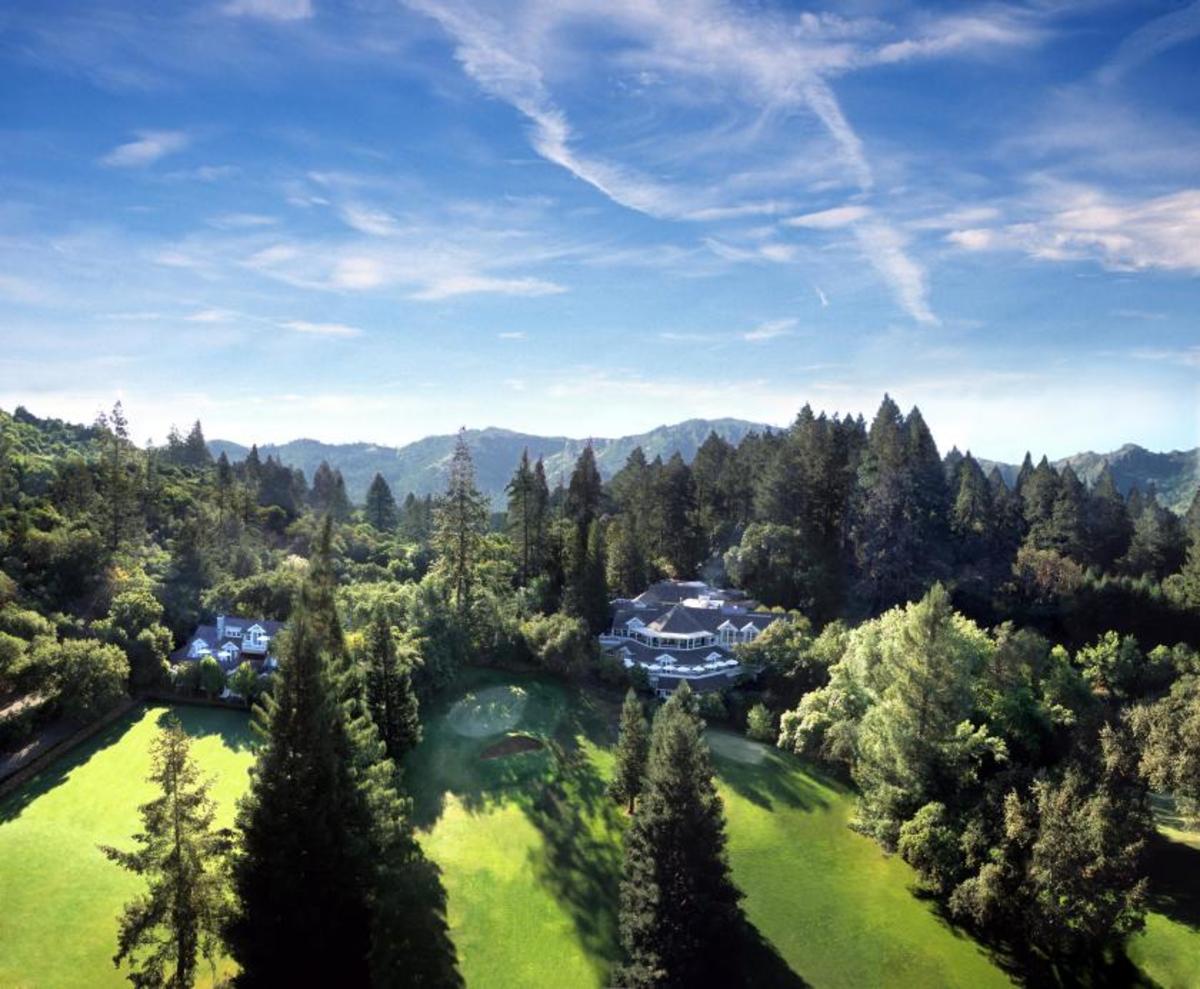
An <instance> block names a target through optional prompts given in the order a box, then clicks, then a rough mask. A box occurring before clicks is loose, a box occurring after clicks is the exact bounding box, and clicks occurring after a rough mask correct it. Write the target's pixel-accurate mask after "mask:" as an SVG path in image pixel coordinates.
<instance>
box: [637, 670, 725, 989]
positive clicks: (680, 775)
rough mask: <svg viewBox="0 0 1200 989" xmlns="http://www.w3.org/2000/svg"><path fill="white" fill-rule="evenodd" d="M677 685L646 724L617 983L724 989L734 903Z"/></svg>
mask: <svg viewBox="0 0 1200 989" xmlns="http://www.w3.org/2000/svg"><path fill="white" fill-rule="evenodd" d="M693 706H694V705H693V700H692V697H691V691H690V690H689V689H688V687H687V684H686V683H685V684H681V685H680V686H679V687H678V688H677V689H676V691H675V693H674V694H673V695H672V696H671V698H670V700H668V701H667V703H666V704H664V705H663V706H662V707H661V708H660V709H659V712H658V714H657V716H656V717H655V719H654V728H653V731H652V734H651V741H650V755H649V758H648V761H647V766H646V776H645V782H644V784H643V788H642V793H641V797H640V799H639V800H638V803H637V808H636V810H635V812H634V815H633V822H632V824H631V825H630V828H629V831H628V832H627V833H626V836H625V862H624V872H623V877H622V880H621V902H620V914H619V927H620V934H621V946H622V948H623V949H624V952H625V957H626V962H625V964H624V966H623V967H622V969H621V971H620V973H619V974H618V977H617V983H618V984H619V985H622V986H630V987H642V986H655V987H659V986H663V987H675V986H678V987H681V989H682V987H688V986H701V985H729V984H732V983H734V981H735V979H736V975H737V972H738V962H739V958H738V952H737V951H736V950H731V936H736V932H737V931H738V930H739V921H740V913H739V909H738V901H739V899H740V897H741V894H740V893H739V891H738V890H737V888H736V887H735V886H734V885H733V881H732V879H731V877H730V874H729V863H728V860H727V858H726V852H725V819H724V812H723V810H722V807H721V798H720V797H719V796H718V795H717V791H716V787H715V786H714V785H713V780H712V773H713V770H712V762H711V757H710V756H709V752H708V746H707V745H706V743H705V742H704V737H703V733H702V725H703V723H702V722H701V720H700V719H699V718H698V717H697V716H696V715H695V714H694V713H693V712H692V708H693Z"/></svg>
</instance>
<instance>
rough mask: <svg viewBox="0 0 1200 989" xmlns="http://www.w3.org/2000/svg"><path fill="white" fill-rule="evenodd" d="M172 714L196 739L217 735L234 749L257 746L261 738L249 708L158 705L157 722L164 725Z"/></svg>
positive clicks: (224, 743) (245, 749) (244, 749)
mask: <svg viewBox="0 0 1200 989" xmlns="http://www.w3.org/2000/svg"><path fill="white" fill-rule="evenodd" d="M156 707H157V705H156ZM172 716H173V717H175V718H177V719H178V720H179V723H180V724H181V725H183V730H184V731H186V732H187V733H188V734H189V735H190V736H191V737H192V738H193V739H195V740H199V739H202V738H205V737H207V736H209V735H217V736H219V737H220V739H221V744H223V745H224V746H225V747H226V748H227V749H230V750H231V751H233V752H244V751H247V750H249V749H253V748H254V746H255V742H256V740H257V739H256V737H255V734H254V729H253V728H252V727H251V726H250V712H249V711H248V710H245V711H243V710H239V709H237V708H230V709H228V710H226V709H223V708H213V707H193V706H189V705H186V704H179V705H174V706H169V707H167V706H164V707H161V708H159V709H158V716H157V717H156V718H155V723H156V724H157V725H158V726H159V727H162V725H163V724H164V722H165V721H166V720H167V718H169V717H172Z"/></svg>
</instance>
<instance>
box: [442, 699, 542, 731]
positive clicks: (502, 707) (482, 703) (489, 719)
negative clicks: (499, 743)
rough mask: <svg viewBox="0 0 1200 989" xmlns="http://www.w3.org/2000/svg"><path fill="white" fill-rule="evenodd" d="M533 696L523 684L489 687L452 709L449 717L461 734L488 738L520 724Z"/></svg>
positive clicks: (451, 724)
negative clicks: (522, 687) (530, 696)
mask: <svg viewBox="0 0 1200 989" xmlns="http://www.w3.org/2000/svg"><path fill="white" fill-rule="evenodd" d="M528 700H529V695H528V694H527V693H526V692H525V691H524V690H522V689H521V688H520V687H488V688H487V689H486V690H480V691H479V692H478V693H470V694H467V695H465V696H464V697H463V699H462V700H460V701H459V702H458V703H457V704H455V705H454V706H453V707H452V708H450V713H449V714H447V715H446V720H447V722H448V723H449V724H450V727H451V728H452V729H454V731H455V732H457V733H458V734H459V735H466V736H467V738H487V736H488V735H499V734H502V733H503V732H506V731H508V730H509V729H510V728H514V727H516V724H517V722H518V721H520V720H521V713H522V712H523V711H524V710H525V703H526V701H528Z"/></svg>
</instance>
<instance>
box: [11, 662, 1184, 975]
mask: <svg viewBox="0 0 1200 989" xmlns="http://www.w3.org/2000/svg"><path fill="white" fill-rule="evenodd" d="M619 702H620V697H619V696H617V695H605V694H599V693H596V692H594V691H589V690H580V689H577V688H574V687H571V686H567V685H564V684H562V683H560V682H558V681H555V680H552V679H549V678H544V677H537V676H518V675H513V674H507V673H504V674H502V673H497V672H493V671H487V670H471V671H468V672H467V673H465V674H464V675H463V677H462V679H461V681H460V683H459V684H458V685H457V686H456V687H455V688H454V689H453V690H451V691H450V692H449V693H448V694H447V696H446V697H445V698H444V700H442V701H441V702H439V703H438V704H436V705H434V706H433V707H432V709H431V710H429V711H428V712H426V714H425V717H424V721H425V738H424V740H423V741H422V743H421V744H420V745H419V746H418V747H417V749H416V750H415V751H414V752H413V753H412V754H411V755H410V757H409V759H408V761H407V764H406V767H405V778H406V781H407V784H408V787H409V789H410V791H411V792H412V795H413V809H414V818H415V822H416V824H417V826H418V829H419V833H420V836H421V840H422V843H423V845H424V847H425V849H426V851H427V853H428V854H429V856H430V857H431V858H432V859H433V860H434V861H435V862H437V863H438V865H439V866H440V867H441V869H442V878H443V882H444V883H445V885H446V889H447V893H448V909H449V918H450V923H451V927H452V933H453V936H454V940H455V943H456V945H457V947H458V953H459V962H460V966H461V968H462V972H463V974H464V976H465V977H466V981H467V984H468V986H471V987H477V986H478V987H486V989H492V987H506V986H511V987H522V989H536V987H543V986H544V987H554V989H559V987H577V986H578V987H591V986H595V987H600V986H603V985H605V984H606V978H607V976H608V973H609V971H610V969H611V966H612V964H613V963H614V962H615V961H616V959H617V954H618V947H617V932H616V914H615V904H616V899H617V888H618V882H619V876H620V868H621V836H622V833H623V831H624V828H625V826H626V823H627V818H626V816H625V813H624V811H623V809H622V808H620V807H618V806H617V805H616V804H614V802H613V801H612V800H610V799H609V798H608V797H607V795H606V793H605V787H606V784H607V780H608V777H609V774H610V773H611V770H612V755H611V746H612V743H613V742H614V741H615V739H616V715H617V707H618V705H619ZM164 713H165V709H164V708H162V707H149V708H141V709H138V710H137V711H136V712H134V713H133V714H131V715H130V716H129V717H127V718H125V719H124V720H122V721H121V722H119V723H117V724H115V725H113V726H112V727H110V728H109V729H107V730H106V731H104V732H103V733H101V734H100V735H99V736H97V737H96V738H95V739H93V740H92V741H90V742H88V743H87V744H86V745H84V746H82V747H80V748H79V749H77V750H75V751H74V752H72V753H70V754H69V755H67V756H65V757H63V758H62V759H61V760H60V761H59V762H58V763H56V764H55V765H53V766H52V767H51V768H50V769H49V770H47V771H46V772H44V773H42V774H41V775H40V776H39V777H37V778H36V779H34V780H33V781H32V782H31V783H29V784H28V785H27V786H26V787H25V788H23V789H22V790H20V791H18V792H17V793H16V794H14V795H13V796H12V797H10V798H9V799H8V800H6V801H5V802H4V803H2V804H0V904H2V905H3V909H0V986H4V987H10V986H11V987H53V989H57V987H66V989H70V987H75V986H79V987H84V986H88V987H91V986H100V987H103V986H117V985H121V984H124V976H123V973H122V972H120V971H118V970H116V969H114V968H113V966H112V962H111V957H112V954H113V951H114V950H115V939H116V915H117V913H118V912H119V910H120V908H121V905H122V903H124V902H125V901H126V900H127V899H129V898H130V897H131V896H132V895H133V894H134V893H135V892H136V890H137V881H136V878H135V877H132V876H130V875H129V874H127V873H125V872H123V871H122V870H120V869H118V868H117V867H116V866H114V865H112V864H111V863H110V862H108V861H107V860H106V859H105V858H104V857H103V856H102V855H101V854H100V853H99V852H98V851H97V850H96V845H97V844H98V843H111V844H117V845H121V846H124V847H128V846H129V844H130V840H129V839H130V836H131V835H132V834H133V833H134V832H135V831H136V829H137V826H138V817H137V807H138V804H139V803H141V802H142V801H144V800H145V799H147V797H148V788H147V785H146V783H145V776H146V773H147V771H148V769H149V754H148V743H149V740H150V737H151V735H152V734H153V732H154V730H155V727H156V725H157V723H158V721H159V719H160V718H161V717H162V716H163V715H164ZM177 713H178V715H179V717H180V718H181V720H182V721H183V723H184V725H185V727H186V728H187V730H188V731H189V732H191V733H192V734H193V735H194V736H196V739H197V741H196V746H195V753H196V755H197V757H198V758H199V760H200V761H201V764H202V765H203V767H204V769H205V771H206V772H207V773H208V774H210V775H211V776H213V777H214V778H215V785H214V788H213V795H214V797H215V799H216V800H217V801H218V803H219V806H220V821H221V823H222V824H227V823H229V821H230V820H232V815H233V809H234V803H235V800H236V797H237V795H238V794H239V793H240V792H242V790H243V789H244V787H245V785H246V779H247V777H246V769H247V768H248V766H249V764H250V761H251V756H252V753H251V750H250V731H249V728H248V723H247V719H246V717H245V715H243V714H240V713H239V712H235V711H220V710H211V709H206V708H190V707H181V708H178V709H177ZM709 741H710V745H711V747H712V749H713V753H714V763H715V766H716V769H717V772H718V776H719V780H718V782H719V786H720V791H721V795H722V797H723V799H724V802H725V812H726V817H727V820H728V830H729V856H730V861H731V864H732V868H733V875H734V879H735V881H736V882H737V884H738V885H739V886H740V887H741V889H742V890H743V891H744V893H745V900H744V908H745V912H746V916H747V919H748V921H749V923H750V924H751V925H752V926H753V928H755V929H756V930H757V933H758V935H759V937H760V941H761V945H762V950H763V953H764V954H763V960H764V971H769V972H770V973H771V977H770V978H769V979H764V983H763V984H770V985H790V986H801V985H805V984H808V985H812V986H856V987H858V986H873V985H881V986H882V985H886V986H900V987H903V986H920V987H933V986H972V987H974V986H980V987H986V986H1002V985H1006V984H1010V978H1009V976H1008V974H1007V973H1006V971H1005V970H1004V968H1003V967H1002V965H1001V964H1000V963H999V962H998V961H997V960H996V959H994V958H992V957H991V956H990V955H989V953H988V952H987V951H986V950H985V949H983V948H981V947H980V946H979V945H977V944H976V943H975V942H974V941H973V940H972V939H970V938H969V937H966V936H964V935H963V934H962V933H961V932H959V931H956V930H955V929H954V928H953V927H951V926H950V925H948V924H946V923H945V922H944V921H943V920H942V919H941V918H940V917H939V916H938V914H937V912H936V910H935V909H934V907H933V906H932V905H931V904H930V903H929V902H927V901H924V900H922V899H920V898H918V897H917V896H916V895H914V893H913V890H912V884H913V873H912V871H911V870H910V869H909V867H908V866H907V865H906V864H905V863H903V862H902V861H901V860H900V859H899V858H897V857H895V856H889V855H885V854H883V852H881V851H880V849H879V847H878V846H877V845H876V844H875V843H874V842H872V841H870V840H868V839H867V838H864V837H862V836H861V835H858V834H856V833H855V832H854V831H852V830H850V828H849V827H848V826H847V825H848V823H849V821H850V819H851V817H852V815H853V807H854V796H853V793H852V792H851V791H849V790H848V789H847V788H846V787H845V786H843V785H842V784H840V783H838V782H837V781H835V780H832V779H830V778H828V777H826V776H824V775H822V774H821V773H820V772H818V771H816V770H815V769H814V768H813V767H811V766H809V765H807V764H805V763H803V762H801V761H800V760H798V759H796V758H794V757H792V756H790V755H787V754H786V753H782V752H780V751H778V750H776V749H774V748H771V747H769V746H762V745H758V744H757V743H754V742H750V741H747V740H746V739H744V738H743V737H741V736H739V735H734V734H731V733H729V732H722V731H710V732H709ZM538 743H541V744H540V746H539V744H538ZM1167 833H1168V834H1169V835H1170V838H1167V837H1163V838H1161V839H1160V840H1159V841H1158V842H1157V843H1156V844H1155V847H1154V848H1153V849H1152V850H1151V851H1152V855H1151V861H1152V870H1151V876H1152V895H1151V910H1152V912H1151V913H1150V915H1149V918H1148V922H1147V929H1146V932H1145V933H1144V934H1142V935H1139V936H1138V937H1136V938H1134V939H1133V940H1132V941H1131V943H1130V946H1129V957H1130V959H1131V961H1132V962H1133V965H1134V966H1136V970H1135V969H1134V968H1133V966H1126V969H1127V971H1128V973H1129V975H1130V977H1131V980H1132V981H1139V980H1140V981H1141V983H1142V984H1143V985H1146V986H1151V985H1158V986H1162V987H1176V986H1178V987H1184V986H1195V985H1200V903H1198V901H1197V897H1196V894H1194V893H1192V888H1193V887H1194V886H1196V885H1197V883H1196V882H1195V877H1197V876H1200V865H1198V862H1200V849H1197V848H1196V847H1194V846H1193V845H1192V844H1189V842H1190V841H1192V840H1194V835H1190V834H1188V833H1186V832H1182V831H1168V832H1167ZM204 975H205V979H206V981H207V980H208V979H209V978H210V975H209V973H207V972H205V973H204Z"/></svg>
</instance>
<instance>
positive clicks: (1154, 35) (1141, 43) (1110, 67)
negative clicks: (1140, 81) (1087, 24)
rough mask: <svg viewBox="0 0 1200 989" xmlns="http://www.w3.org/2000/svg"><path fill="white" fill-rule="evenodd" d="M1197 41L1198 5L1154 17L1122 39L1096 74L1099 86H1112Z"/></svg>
mask: <svg viewBox="0 0 1200 989" xmlns="http://www.w3.org/2000/svg"><path fill="white" fill-rule="evenodd" d="M1195 37H1200V3H1191V4H1188V5H1187V6H1186V7H1181V8H1180V9H1179V10H1173V11H1171V13H1169V14H1164V15H1163V16H1162V17H1156V18H1154V20H1152V21H1150V22H1149V23H1148V24H1145V25H1143V26H1142V27H1140V28H1139V29H1138V30H1136V31H1134V32H1133V34H1131V35H1130V36H1129V37H1128V38H1126V39H1125V40H1124V41H1123V42H1122V43H1121V46H1120V47H1119V48H1118V49H1117V51H1116V54H1115V55H1113V57H1112V60H1111V61H1110V62H1109V63H1108V64H1107V65H1106V66H1105V67H1104V68H1103V69H1102V70H1101V71H1100V73H1099V78H1100V81H1101V82H1105V83H1114V82H1116V81H1118V80H1119V79H1120V78H1121V77H1122V76H1123V75H1125V73H1127V72H1129V71H1131V70H1133V69H1135V68H1137V67H1138V66H1139V65H1141V64H1142V63H1143V62H1146V61H1149V60H1150V59H1152V58H1154V56H1156V55H1158V54H1160V53H1161V52H1164V51H1166V50H1167V49H1169V48H1174V47H1175V46H1176V45H1181V44H1183V43H1184V42H1187V41H1191V40H1192V39H1193V38H1195Z"/></svg>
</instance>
